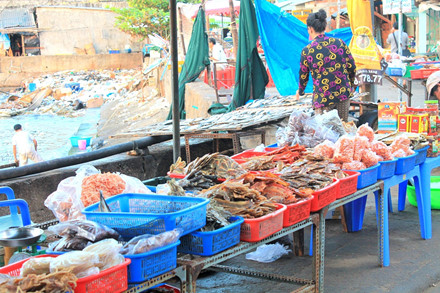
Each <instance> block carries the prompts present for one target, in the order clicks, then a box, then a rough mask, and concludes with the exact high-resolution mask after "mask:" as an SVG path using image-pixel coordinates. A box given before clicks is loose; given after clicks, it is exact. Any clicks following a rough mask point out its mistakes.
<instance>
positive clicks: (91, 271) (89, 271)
mask: <svg viewBox="0 0 440 293" xmlns="http://www.w3.org/2000/svg"><path fill="white" fill-rule="evenodd" d="M100 271H101V270H100V269H99V268H98V267H91V268H88V269H87V270H85V271H82V272H79V273H78V274H76V277H77V278H78V279H79V278H85V277H88V276H92V275H96V274H99V272H100Z"/></svg>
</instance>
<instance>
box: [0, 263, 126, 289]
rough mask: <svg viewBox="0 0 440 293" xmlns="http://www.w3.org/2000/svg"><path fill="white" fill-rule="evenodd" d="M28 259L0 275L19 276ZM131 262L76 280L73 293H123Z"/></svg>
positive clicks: (8, 267) (6, 267)
mask: <svg viewBox="0 0 440 293" xmlns="http://www.w3.org/2000/svg"><path fill="white" fill-rule="evenodd" d="M34 257H58V255H51V254H42V255H37V256H34ZM28 260H29V259H24V260H22V261H19V262H16V263H13V264H10V265H8V266H5V267H2V268H0V274H7V275H10V276H19V275H20V270H21V267H22V266H23V264H24V263H25V262H26V261H28ZM130 263H131V260H130V259H128V258H126V259H125V262H124V263H122V264H120V265H117V266H114V267H111V268H109V269H106V270H104V271H102V272H100V273H99V274H96V275H92V276H88V277H85V278H81V279H78V280H77V281H76V288H75V291H74V292H75V293H91V292H96V293H99V292H112V293H113V292H114V293H119V292H124V291H125V290H127V288H128V283H127V267H128V265H129V264H130Z"/></svg>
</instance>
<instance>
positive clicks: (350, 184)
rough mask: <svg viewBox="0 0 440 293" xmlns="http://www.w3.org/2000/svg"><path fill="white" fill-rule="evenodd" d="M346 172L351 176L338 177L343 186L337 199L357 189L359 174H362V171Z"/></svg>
mask: <svg viewBox="0 0 440 293" xmlns="http://www.w3.org/2000/svg"><path fill="white" fill-rule="evenodd" d="M344 172H345V173H346V174H348V175H349V176H348V177H345V178H342V179H338V180H339V185H340V188H341V193H340V195H339V196H337V197H336V199H340V198H343V197H345V196H347V195H350V194H353V193H355V192H356V191H357V182H358V177H359V175H361V173H359V172H356V171H344Z"/></svg>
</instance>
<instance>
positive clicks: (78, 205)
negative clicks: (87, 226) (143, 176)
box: [44, 165, 148, 222]
mask: <svg viewBox="0 0 440 293" xmlns="http://www.w3.org/2000/svg"><path fill="white" fill-rule="evenodd" d="M98 174H100V171H99V170H97V169H96V168H95V167H93V166H91V165H84V166H81V167H80V168H79V169H78V170H77V171H76V176H74V177H68V178H66V179H64V180H62V181H61V182H60V183H59V184H58V188H57V190H56V191H54V192H53V193H51V194H50V195H49V196H48V197H47V199H46V200H45V201H44V205H45V206H46V207H47V208H49V209H50V210H51V211H52V212H53V213H54V215H55V217H56V218H57V219H58V220H60V222H64V221H68V220H75V219H79V220H81V219H85V216H84V215H83V214H82V213H81V211H82V210H83V209H84V207H85V206H84V203H83V201H85V202H86V203H87V204H89V203H94V202H93V201H95V202H98V200H99V193H97V194H95V197H93V199H91V198H89V196H87V198H86V199H84V198H83V196H82V194H83V190H82V189H83V182H84V180H85V179H87V178H88V177H90V176H96V175H98ZM117 175H118V176H119V177H120V178H121V179H122V180H123V182H125V189H124V190H122V193H148V188H147V187H146V186H145V185H144V184H143V183H142V182H141V181H140V180H139V179H137V178H135V177H130V176H126V175H123V174H117ZM86 193H87V194H89V192H86ZM112 195H113V194H112ZM84 196H85V195H84ZM108 196H109V194H104V197H108Z"/></svg>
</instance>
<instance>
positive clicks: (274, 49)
mask: <svg viewBox="0 0 440 293" xmlns="http://www.w3.org/2000/svg"><path fill="white" fill-rule="evenodd" d="M255 7H256V11H257V20H258V28H259V30H260V36H261V44H262V46H263V49H264V54H265V56H266V61H267V65H268V66H269V70H270V74H271V76H272V79H273V81H274V83H275V86H276V88H277V90H278V92H279V93H280V94H281V95H283V96H285V95H294V94H296V91H297V90H298V80H299V63H300V56H301V51H302V49H303V48H304V47H305V46H306V45H307V44H308V43H309V34H308V32H307V26H306V25H305V24H304V23H303V22H301V21H300V20H299V19H297V18H296V17H295V16H293V15H291V14H288V13H286V12H284V11H282V10H281V9H280V8H279V7H277V6H276V5H274V4H271V3H269V2H267V1H265V0H255ZM327 34H328V35H331V36H334V37H337V38H340V39H342V40H343V41H344V42H345V43H347V44H348V43H350V40H351V37H352V33H351V30H350V28H343V29H339V30H334V31H332V32H330V33H327ZM312 90H313V85H312V82H309V83H308V84H307V87H306V90H305V91H306V92H307V93H310V92H312Z"/></svg>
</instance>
